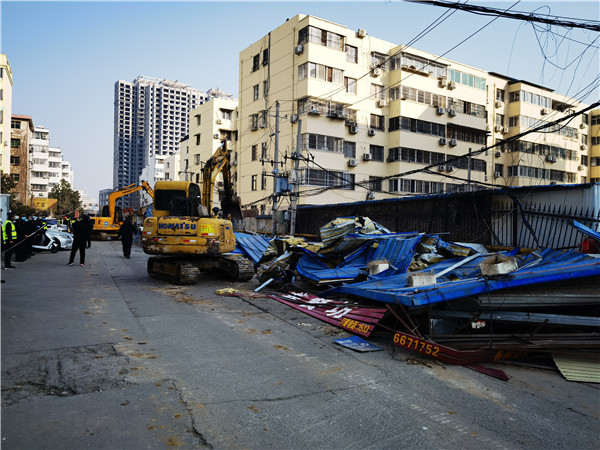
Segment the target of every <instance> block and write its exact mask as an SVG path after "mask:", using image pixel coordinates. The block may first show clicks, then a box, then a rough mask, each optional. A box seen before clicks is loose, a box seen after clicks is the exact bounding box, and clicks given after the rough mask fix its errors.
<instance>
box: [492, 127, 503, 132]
mask: <svg viewBox="0 0 600 450" xmlns="http://www.w3.org/2000/svg"><path fill="white" fill-rule="evenodd" d="M503 129H504V127H503V126H501V125H496V126H495V127H494V131H495V132H496V133H502V130H503Z"/></svg>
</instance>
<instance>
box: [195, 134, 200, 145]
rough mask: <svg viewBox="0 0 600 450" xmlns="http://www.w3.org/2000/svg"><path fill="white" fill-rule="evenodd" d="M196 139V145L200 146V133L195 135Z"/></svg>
mask: <svg viewBox="0 0 600 450" xmlns="http://www.w3.org/2000/svg"><path fill="white" fill-rule="evenodd" d="M194 136H195V137H196V145H200V133H198V134H195V135H194Z"/></svg>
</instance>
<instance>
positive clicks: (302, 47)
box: [294, 44, 304, 55]
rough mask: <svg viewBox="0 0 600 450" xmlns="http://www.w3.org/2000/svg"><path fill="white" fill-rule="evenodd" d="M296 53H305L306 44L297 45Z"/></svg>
mask: <svg viewBox="0 0 600 450" xmlns="http://www.w3.org/2000/svg"><path fill="white" fill-rule="evenodd" d="M294 53H295V54H296V55H301V54H302V53H304V45H302V44H299V45H296V47H295V48H294Z"/></svg>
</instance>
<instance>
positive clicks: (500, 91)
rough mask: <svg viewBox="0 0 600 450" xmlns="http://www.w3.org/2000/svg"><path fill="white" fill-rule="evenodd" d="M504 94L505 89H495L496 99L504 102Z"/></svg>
mask: <svg viewBox="0 0 600 450" xmlns="http://www.w3.org/2000/svg"><path fill="white" fill-rule="evenodd" d="M505 95H506V91H505V90H504V89H496V100H497V101H499V102H502V103H504V96H505Z"/></svg>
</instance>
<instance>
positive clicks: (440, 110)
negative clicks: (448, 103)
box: [436, 106, 446, 116]
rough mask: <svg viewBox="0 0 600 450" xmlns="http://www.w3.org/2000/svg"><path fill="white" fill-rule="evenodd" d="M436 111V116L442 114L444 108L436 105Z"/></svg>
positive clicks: (444, 111)
mask: <svg viewBox="0 0 600 450" xmlns="http://www.w3.org/2000/svg"><path fill="white" fill-rule="evenodd" d="M436 112H437V113H438V116H441V115H442V114H445V113H446V110H445V109H444V108H442V107H441V106H438V107H437V110H436Z"/></svg>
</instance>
